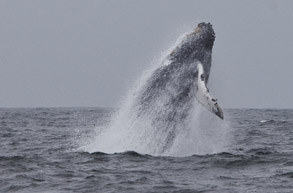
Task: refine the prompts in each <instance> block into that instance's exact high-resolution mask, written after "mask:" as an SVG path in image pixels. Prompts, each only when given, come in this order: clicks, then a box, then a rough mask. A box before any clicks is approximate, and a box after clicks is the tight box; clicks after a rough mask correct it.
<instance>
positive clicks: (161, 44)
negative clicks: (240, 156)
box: [0, 0, 293, 108]
mask: <svg viewBox="0 0 293 193" xmlns="http://www.w3.org/2000/svg"><path fill="white" fill-rule="evenodd" d="M201 21H205V22H211V23H212V24H213V26H214V30H215V33H216V41H215V45H214V49H213V64H212V69H211V75H210V80H209V88H210V91H211V93H212V95H213V96H215V97H216V98H218V100H219V103H220V105H221V106H222V107H224V108H235V107H236V108H237V107H238V108H239V107H240V108H242V107H243V108H268V107H273V108H293V102H292V99H293V86H292V84H293V65H292V63H293V62H292V57H293V35H292V34H293V1H290V0H287V1H285V0H282V1H276V0H251V1H242V0H241V1H236V0H231V1H218V0H214V1H209V0H203V1H196V0H193V1H191V0H189V1H188V0H177V1H173V0H145V1H139V0H116V1H114V0H104V1H98V0H96V1H91V0H84V1H81V0H78V1H77V0H63V1H62V0H47V1H45V0H44V1H33V0H26V1H23V0H18V1H16V0H0V67H1V69H0V89H1V92H0V107H56V106H57V107H59V106H61V107H77V106H88V107H116V106H117V104H118V102H119V100H120V99H122V98H123V96H124V95H125V94H126V93H127V90H128V89H129V88H130V87H131V85H132V84H133V82H134V81H135V80H136V78H137V77H138V76H140V74H141V73H142V72H143V71H144V70H145V69H147V68H149V67H150V65H151V62H152V60H153V59H154V58H156V57H158V56H160V53H161V52H163V51H165V50H166V49H168V47H169V46H170V45H171V44H172V42H174V41H175V40H176V39H177V37H178V36H179V35H180V34H181V33H184V32H185V31H187V30H190V29H193V28H195V27H196V26H197V24H198V23H199V22H201Z"/></svg>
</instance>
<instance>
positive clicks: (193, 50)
mask: <svg viewBox="0 0 293 193" xmlns="http://www.w3.org/2000/svg"><path fill="white" fill-rule="evenodd" d="M214 41H215V32H214V29H213V27H212V24H210V23H204V22H202V23H199V24H198V26H197V27H196V28H195V29H194V30H193V31H192V32H191V33H189V34H188V35H186V36H185V37H184V38H183V39H182V41H181V43H180V44H179V45H178V46H177V47H176V48H175V49H174V50H173V51H172V52H171V54H170V55H169V58H170V59H171V60H172V61H174V62H176V63H181V64H182V65H184V64H190V63H197V62H200V63H202V65H203V68H204V72H205V77H206V79H205V82H206V83H207V81H208V78H209V73H210V68H211V60H212V48H213V45H214Z"/></svg>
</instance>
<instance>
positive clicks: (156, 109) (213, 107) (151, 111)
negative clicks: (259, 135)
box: [133, 23, 224, 153]
mask: <svg viewBox="0 0 293 193" xmlns="http://www.w3.org/2000/svg"><path fill="white" fill-rule="evenodd" d="M214 40H215V32H214V30H213V27H212V25H211V24H210V23H199V24H198V26H197V28H196V29H195V30H194V31H192V32H191V33H190V34H188V35H186V37H184V38H183V40H182V41H181V42H180V44H179V45H177V47H176V48H175V49H174V50H173V51H172V52H171V53H170V54H169V55H168V56H167V57H166V58H165V60H164V61H163V63H164V64H162V65H161V66H160V67H159V68H157V69H156V70H155V71H154V72H153V73H152V75H151V76H150V77H149V79H148V80H147V81H146V83H145V84H144V86H142V88H140V91H139V92H138V94H136V97H135V100H134V103H133V110H134V112H135V116H136V118H137V119H141V120H147V121H149V122H150V124H151V126H152V127H153V128H155V130H157V132H160V133H166V136H165V139H157V140H162V141H165V142H164V143H162V145H161V147H160V148H159V150H158V151H159V153H163V152H164V151H166V150H168V148H170V146H172V143H173V141H174V137H175V135H176V130H177V129H178V127H181V128H182V127H184V124H186V120H187V117H188V115H189V114H190V111H191V109H192V103H193V101H194V100H197V101H198V102H199V103H200V104H202V105H203V106H204V107H206V108H207V109H208V110H209V111H211V112H213V113H214V114H215V115H217V116H218V117H220V118H221V119H223V118H224V117H223V112H222V110H221V108H220V107H219V105H218V103H217V100H216V99H214V98H213V97H211V95H210V93H209V90H208V88H207V86H206V84H207V83H208V79H209V74H210V68H211V61H212V48H213V44H214ZM165 61H167V64H166V62H165ZM137 129H139V128H137ZM160 136H162V135H160ZM154 140H156V139H154Z"/></svg>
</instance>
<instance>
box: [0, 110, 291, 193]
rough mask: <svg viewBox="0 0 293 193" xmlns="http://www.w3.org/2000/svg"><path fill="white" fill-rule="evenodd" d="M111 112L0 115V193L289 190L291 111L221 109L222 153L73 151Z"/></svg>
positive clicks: (13, 112)
mask: <svg viewBox="0 0 293 193" xmlns="http://www.w3.org/2000/svg"><path fill="white" fill-rule="evenodd" d="M112 113H113V110H112V109H104V108H35V109H0V139H1V140H0V145H1V148H0V192H221V193H222V192H223V193H225V192H231V193H234V192H265V193H267V192H278V193H279V192H282V193H285V192H288V193H289V192H290V193H291V192H293V110H269V109H266V110H256V109H245V110H243V109H230V110H225V115H227V116H226V117H229V122H230V123H229V124H230V125H231V128H232V129H231V131H230V132H231V133H230V139H231V141H230V142H229V147H228V151H227V152H220V153H217V154H210V155H193V156H188V157H163V156H161V157H160V156H151V155H142V154H138V153H136V152H131V151H129V152H124V153H117V154H105V153H102V152H96V153H91V154H90V153H87V152H82V151H80V150H78V149H79V147H80V145H81V143H82V142H84V143H86V141H87V139H89V140H90V139H91V138H92V137H93V136H94V135H96V128H97V126H100V125H103V124H107V123H108V122H109V120H110V116H111V114H112Z"/></svg>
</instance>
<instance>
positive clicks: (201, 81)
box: [196, 63, 224, 119]
mask: <svg viewBox="0 0 293 193" xmlns="http://www.w3.org/2000/svg"><path fill="white" fill-rule="evenodd" d="M196 98H197V100H198V102H199V103H201V104H202V105H203V106H204V107H205V108H207V109H208V110H209V111H211V112H213V113H215V114H216V115H217V116H218V117H220V118H221V119H224V114H223V111H222V109H221V107H220V106H219V105H218V103H217V99H214V98H213V97H212V96H211V95H210V93H209V89H208V88H207V86H206V83H205V74H204V72H203V67H202V65H201V64H200V63H199V64H198V78H197V92H196Z"/></svg>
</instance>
